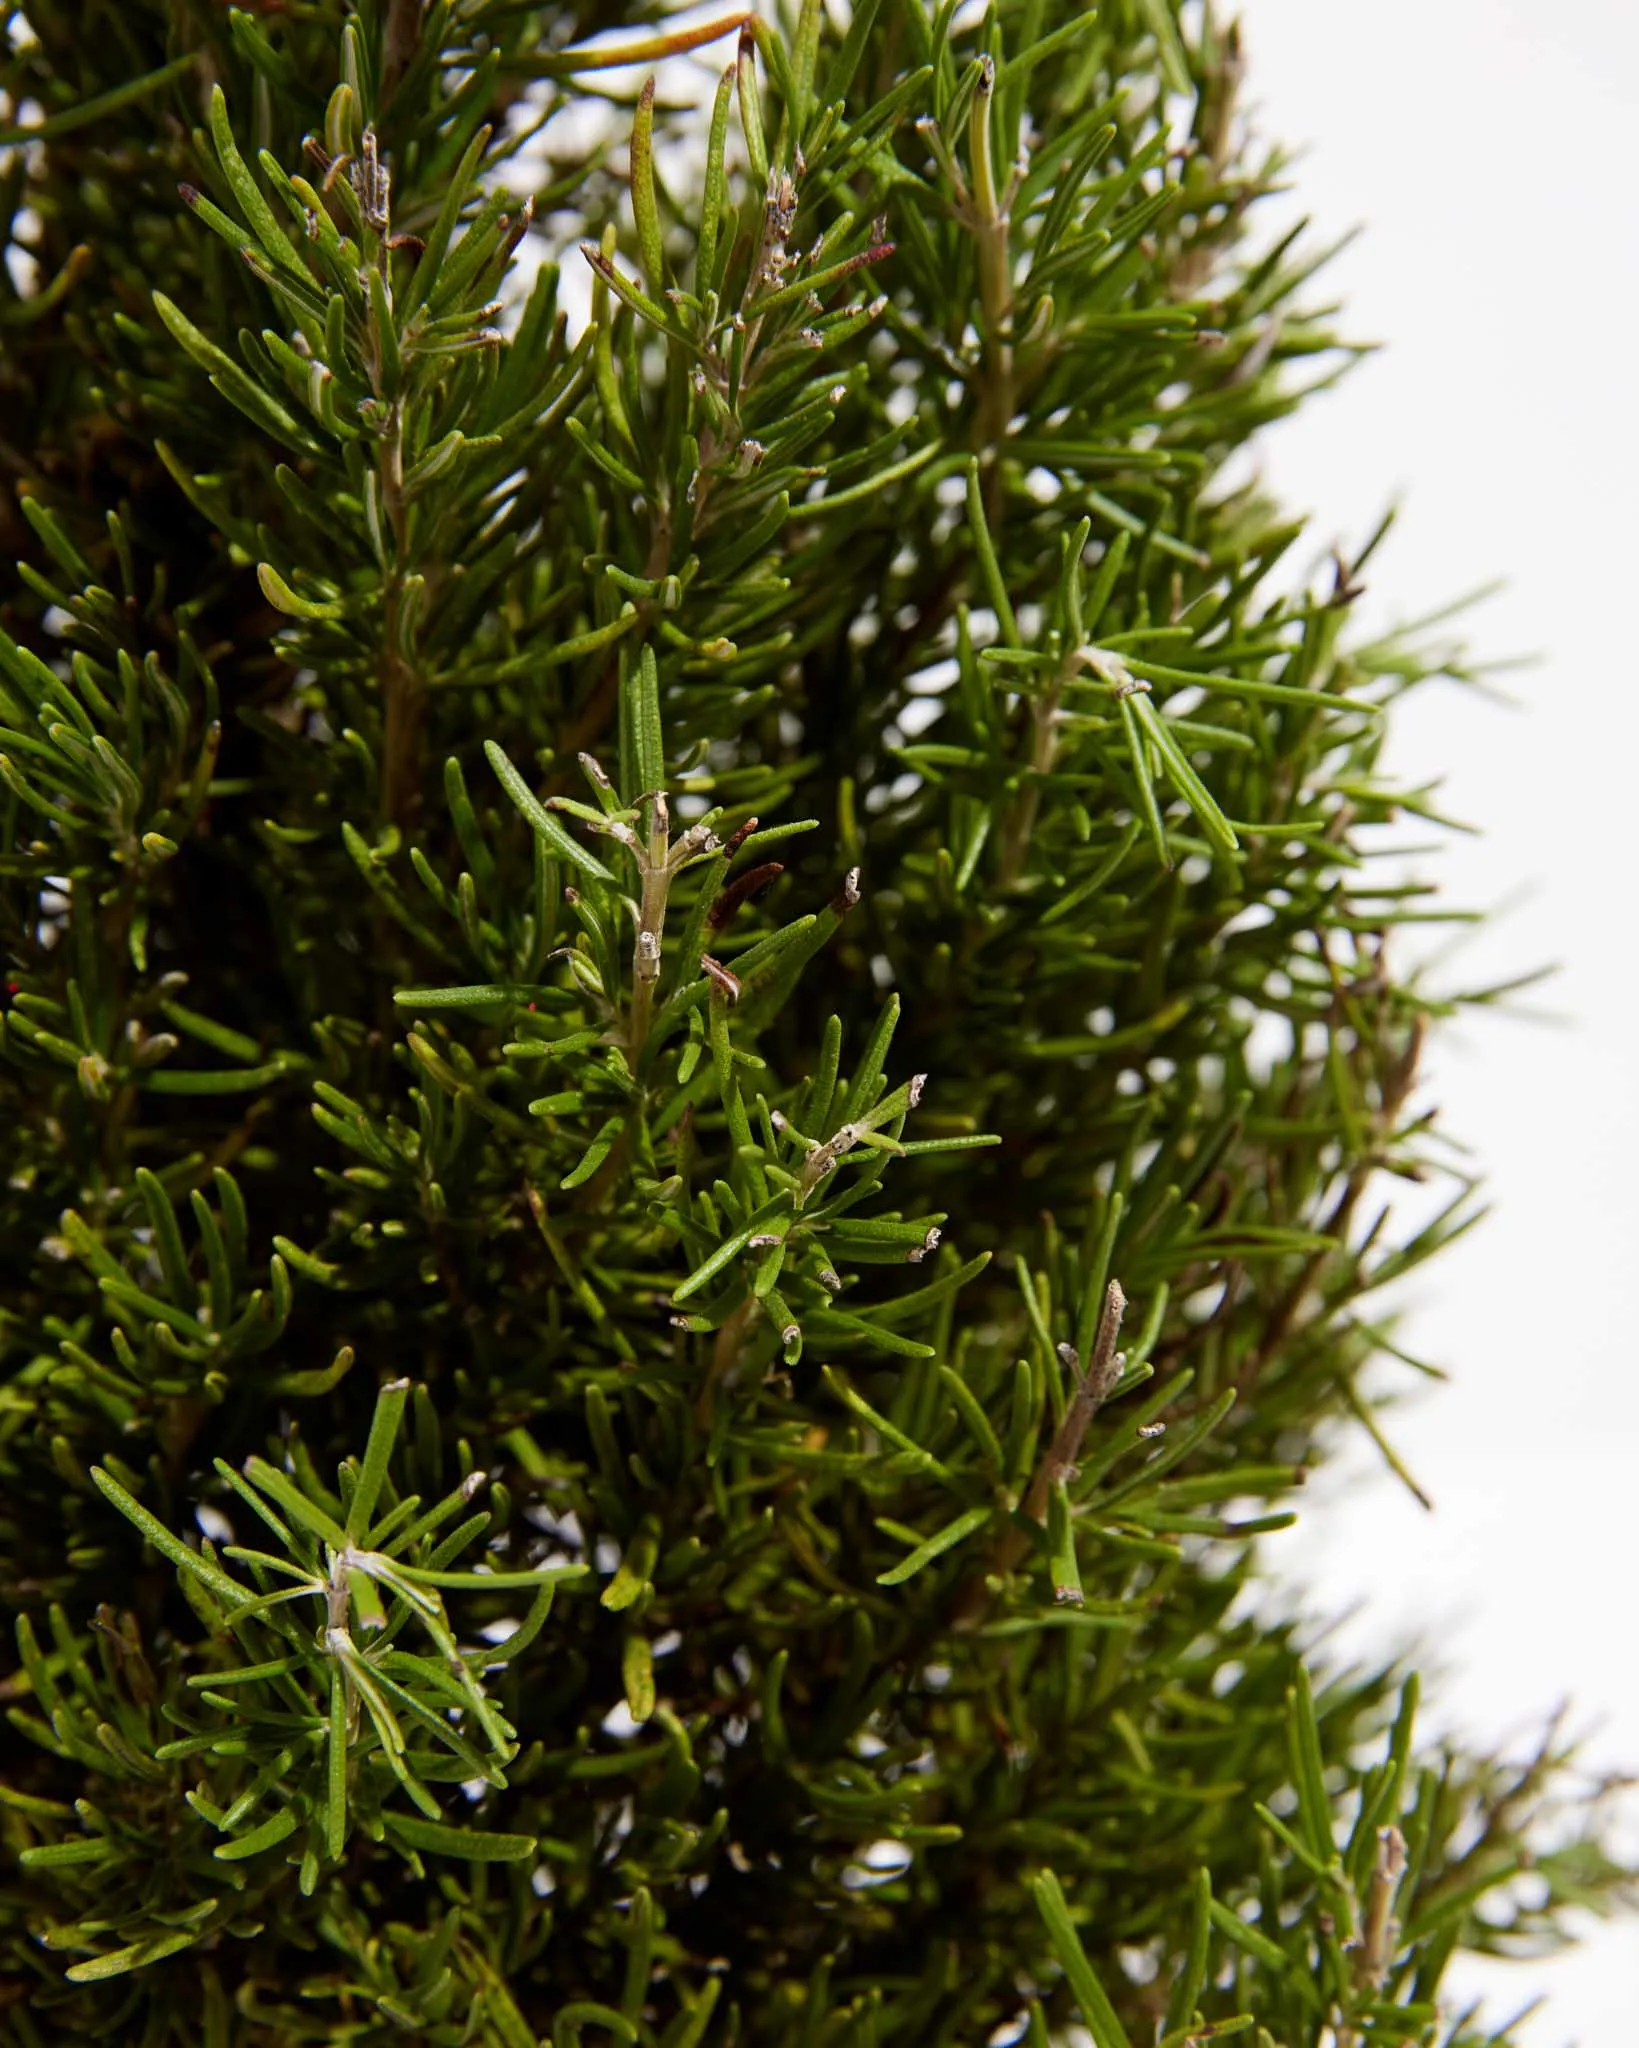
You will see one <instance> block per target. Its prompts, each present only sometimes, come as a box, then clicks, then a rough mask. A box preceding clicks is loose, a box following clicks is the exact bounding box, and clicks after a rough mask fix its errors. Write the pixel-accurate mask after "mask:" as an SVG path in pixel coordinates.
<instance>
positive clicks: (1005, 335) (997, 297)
mask: <svg viewBox="0 0 1639 2048" xmlns="http://www.w3.org/2000/svg"><path fill="white" fill-rule="evenodd" d="M995 90H996V67H995V64H994V63H993V62H992V61H991V59H990V58H989V57H986V59H985V60H984V72H983V75H982V76H981V78H980V80H979V83H978V85H977V87H976V88H975V89H974V94H973V102H972V106H971V109H970V111H969V115H968V148H969V154H970V155H971V157H972V159H973V216H974V233H975V236H976V238H977V241H978V253H979V305H980V309H981V311H982V312H983V314H984V328H985V332H984V343H985V372H986V375H985V386H984V396H983V402H982V405H981V408H980V414H979V441H980V446H981V449H990V448H994V447H995V446H996V445H997V444H998V443H999V442H1001V441H1002V440H1004V439H1005V438H1006V435H1007V429H1008V426H1009V424H1010V422H1011V421H1012V418H1013V261H1012V252H1011V249H1010V247H1009V238H1010V230H1011V227H1012V221H1011V219H1010V217H1009V214H1008V210H1007V208H1006V207H1005V206H1004V205H1003V204H1002V203H1001V200H1000V198H999V197H998V195H997V191H996V172H995V166H994V164H993V163H992V161H991V154H990V103H991V100H992V98H993V96H994V94H995Z"/></svg>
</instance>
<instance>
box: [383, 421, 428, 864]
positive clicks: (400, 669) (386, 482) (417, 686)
mask: <svg viewBox="0 0 1639 2048" xmlns="http://www.w3.org/2000/svg"><path fill="white" fill-rule="evenodd" d="M377 476H378V479H379V481H380V485H381V510H382V517H383V520H384V523H385V525H386V528H387V532H388V534H389V535H390V537H391V541H392V549H393V559H392V564H391V566H390V568H389V569H388V572H387V581H386V586H385V590H384V593H383V596H384V605H383V617H382V638H381V651H380V654H379V657H378V660H377V668H376V673H377V678H378V681H379V683H380V686H381V700H382V765H381V813H382V818H383V820H384V821H385V822H386V823H388V824H403V823H406V822H407V821H408V820H409V819H410V818H411V817H412V816H413V815H414V812H415V809H416V806H417V804H418V802H419V801H420V795H421V733H422V728H423V727H424V725H425V723H426V714H427V684H426V679H425V677H424V676H423V675H422V674H421V672H420V670H419V669H418V668H417V667H416V666H415V664H414V663H413V662H412V661H411V660H410V659H409V658H408V656H407V655H406V654H405V652H404V640H405V637H406V622H405V617H404V580H405V577H404V550H405V543H406V539H407V524H408V522H407V520H406V518H405V504H404V414H403V409H402V407H401V406H400V405H399V404H398V403H397V401H396V400H395V401H394V403H393V405H392V406H391V407H390V409H389V411H388V415H387V427H386V431H385V433H384V434H383V436H382V440H381V449H380V456H379V463H378V469H377Z"/></svg>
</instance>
